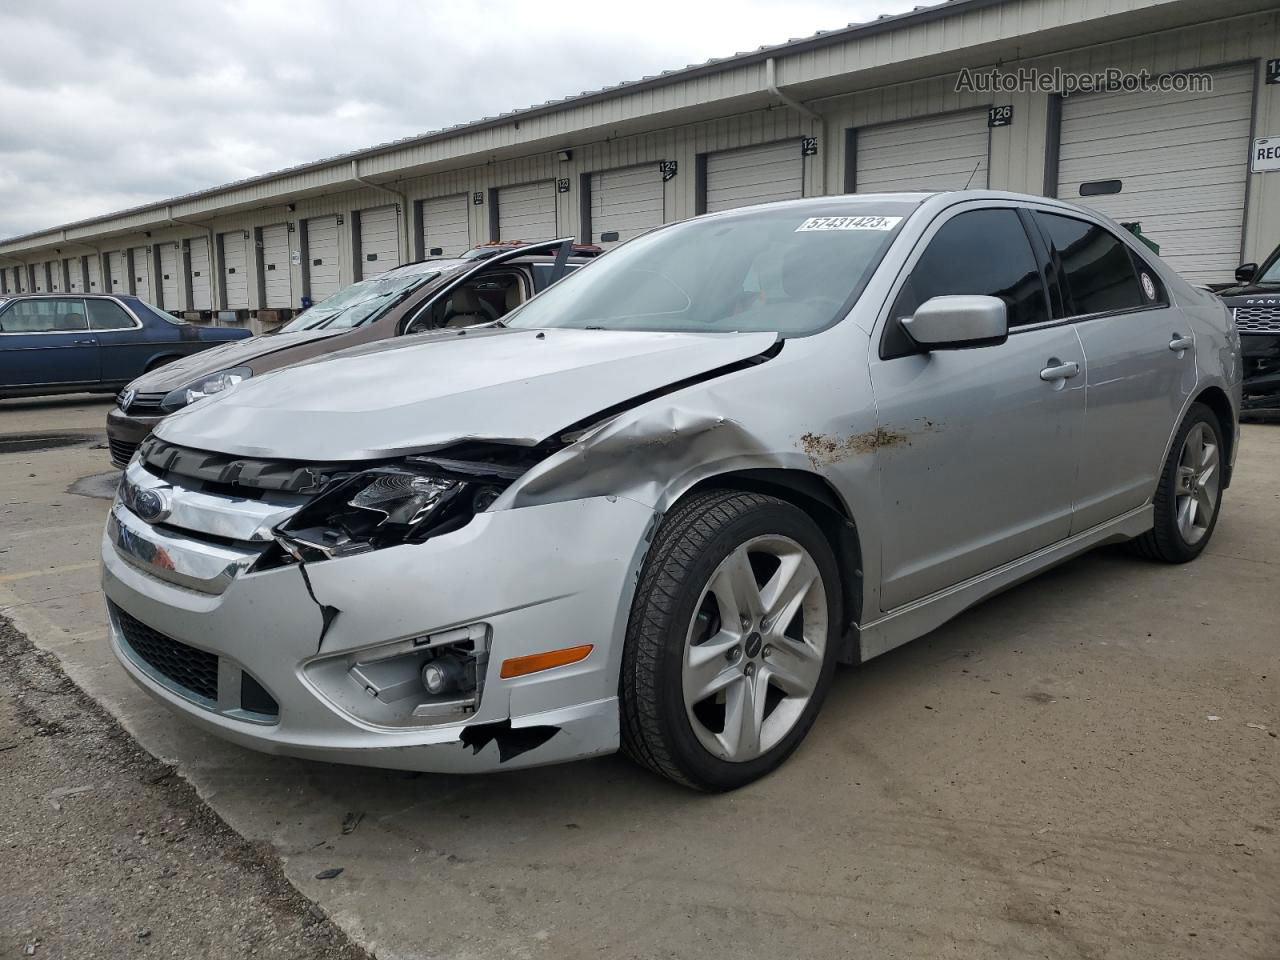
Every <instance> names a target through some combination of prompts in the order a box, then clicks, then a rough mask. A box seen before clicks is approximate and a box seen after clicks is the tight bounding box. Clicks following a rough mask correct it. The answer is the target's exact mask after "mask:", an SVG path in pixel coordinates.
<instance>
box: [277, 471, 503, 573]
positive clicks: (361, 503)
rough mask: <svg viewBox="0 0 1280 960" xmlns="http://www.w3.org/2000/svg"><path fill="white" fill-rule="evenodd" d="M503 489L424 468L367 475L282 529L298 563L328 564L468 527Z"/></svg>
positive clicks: (281, 537) (282, 540)
mask: <svg viewBox="0 0 1280 960" xmlns="http://www.w3.org/2000/svg"><path fill="white" fill-rule="evenodd" d="M497 492H498V491H497V488H496V487H494V486H492V485H491V484H486V483H484V482H482V481H477V480H475V479H467V478H463V477H459V476H456V475H455V476H451V475H449V473H448V472H447V471H444V470H440V469H433V468H432V467H430V466H426V465H423V466H421V467H416V466H413V465H410V464H408V463H406V465H404V466H400V465H394V464H393V465H387V466H381V467H374V468H372V469H369V470H364V471H362V472H360V473H358V474H356V475H355V476H352V477H350V478H348V479H346V480H344V481H341V482H339V483H337V484H335V485H333V486H332V487H331V488H330V489H328V490H326V491H325V492H324V493H322V494H321V495H320V496H318V497H316V498H315V499H314V500H313V501H311V502H310V503H309V504H307V505H306V506H305V507H303V508H302V509H301V510H299V511H298V512H297V513H295V514H294V515H293V516H292V517H290V518H289V519H288V520H286V521H285V522H284V523H282V524H280V526H279V527H277V528H276V541H277V542H278V543H279V544H280V545H281V546H282V547H283V548H284V549H285V551H287V552H288V553H289V554H290V555H291V556H292V557H293V558H294V559H295V560H304V561H305V560H326V559H331V558H334V557H345V556H351V555H353V554H357V553H367V552H369V551H370V550H378V549H381V548H383V547H390V546H395V545H397V544H401V543H414V542H418V541H421V540H424V539H426V538H427V537H428V536H433V535H436V534H440V533H446V532H448V531H449V530H453V529H456V528H458V527H460V526H462V525H464V524H466V523H468V522H469V521H470V520H471V518H472V517H473V516H474V515H475V514H476V513H477V512H478V511H480V510H484V509H485V508H486V507H488V506H489V505H490V504H492V503H493V500H494V498H495V497H496V493H497Z"/></svg>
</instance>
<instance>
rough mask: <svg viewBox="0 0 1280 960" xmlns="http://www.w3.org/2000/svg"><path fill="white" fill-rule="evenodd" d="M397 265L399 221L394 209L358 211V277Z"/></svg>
mask: <svg viewBox="0 0 1280 960" xmlns="http://www.w3.org/2000/svg"><path fill="white" fill-rule="evenodd" d="M398 266H400V219H399V217H397V216H396V208H395V207H376V208H375V209H373V210H361V211H360V276H361V278H364V277H376V276H377V275H378V274H380V273H386V272H387V271H388V270H390V269H391V268H392V267H398Z"/></svg>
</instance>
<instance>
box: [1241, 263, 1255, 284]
mask: <svg viewBox="0 0 1280 960" xmlns="http://www.w3.org/2000/svg"><path fill="white" fill-rule="evenodd" d="M1257 275H1258V265H1257V264H1256V263H1242V264H1240V266H1238V267H1236V282H1237V283H1252V282H1253V278H1254V277H1256V276H1257Z"/></svg>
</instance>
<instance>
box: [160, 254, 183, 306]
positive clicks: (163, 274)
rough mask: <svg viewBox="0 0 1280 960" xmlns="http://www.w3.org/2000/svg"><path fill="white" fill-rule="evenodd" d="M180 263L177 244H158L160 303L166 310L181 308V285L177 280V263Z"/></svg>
mask: <svg viewBox="0 0 1280 960" xmlns="http://www.w3.org/2000/svg"><path fill="white" fill-rule="evenodd" d="M179 263H181V258H180V257H179V251H178V245H177V244H176V243H162V244H161V245H160V282H159V283H158V284H157V286H158V287H159V288H160V305H161V306H162V307H163V308H164V309H166V310H181V309H182V285H181V284H180V283H179V282H178V277H179V273H178V269H179V268H178V264H179Z"/></svg>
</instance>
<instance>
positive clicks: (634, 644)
mask: <svg viewBox="0 0 1280 960" xmlns="http://www.w3.org/2000/svg"><path fill="white" fill-rule="evenodd" d="M840 604H841V591H840V584H839V580H838V572H837V566H836V562H835V558H834V556H833V554H832V552H831V548H830V546H829V545H828V543H827V540H826V537H825V536H824V535H823V533H822V531H821V530H820V529H819V528H818V525H817V524H816V523H815V522H814V521H813V520H812V519H811V518H810V517H809V516H808V515H807V514H806V513H804V511H802V510H800V509H799V508H798V507H795V506H794V505H792V504H790V503H787V502H785V501H783V500H779V499H777V498H775V497H770V496H765V495H762V494H757V493H744V492H739V491H732V490H719V491H710V492H707V493H701V494H697V495H694V496H692V497H690V498H689V499H688V500H686V501H684V502H682V503H680V504H677V506H676V507H675V508H674V509H673V510H672V511H671V513H669V514H668V515H667V517H666V519H665V520H664V521H663V523H662V525H661V527H659V529H658V533H657V536H656V537H655V539H654V543H653V546H652V548H651V549H650V551H649V556H648V558H647V560H646V561H645V566H644V570H643V572H642V575H641V579H640V583H639V585H638V586H637V589H636V595H635V599H634V601H633V603H632V607H631V618H630V622H629V623H628V627H627V637H626V643H625V647H624V650H623V660H622V672H621V678H620V683H619V687H620V689H619V694H620V703H621V719H622V746H623V750H624V751H625V752H626V753H627V754H628V755H629V756H630V757H631V758H632V759H633V760H635V761H637V762H638V763H640V764H642V765H644V766H646V767H648V768H649V769H651V770H653V771H654V772H656V773H659V774H661V775H662V776H664V777H667V778H669V779H671V780H675V781H676V782H677V783H682V784H684V785H686V786H689V787H693V788H694V789H697V790H706V791H722V790H732V789H735V788H737V787H741V786H743V785H745V784H747V783H750V782H752V781H753V780H756V779H759V778H760V777H762V776H764V775H765V774H767V773H769V772H770V771H771V770H773V769H774V768H776V767H777V766H778V765H779V764H781V763H782V762H783V761H784V760H785V759H786V758H787V757H788V756H789V755H790V754H791V752H792V751H793V750H795V748H796V747H797V746H798V745H799V743H800V741H801V740H803V739H804V737H805V734H807V733H808V731H809V728H810V727H811V726H812V725H813V721H814V718H815V717H816V716H817V713H818V710H819V708H820V707H821V705H822V701H823V699H824V698H825V696H826V693H827V689H828V688H829V686H830V683H831V676H832V674H833V672H834V670H835V664H836V639H837V637H838V635H839V625H840V622H841V621H840V615H841V611H840Z"/></svg>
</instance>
